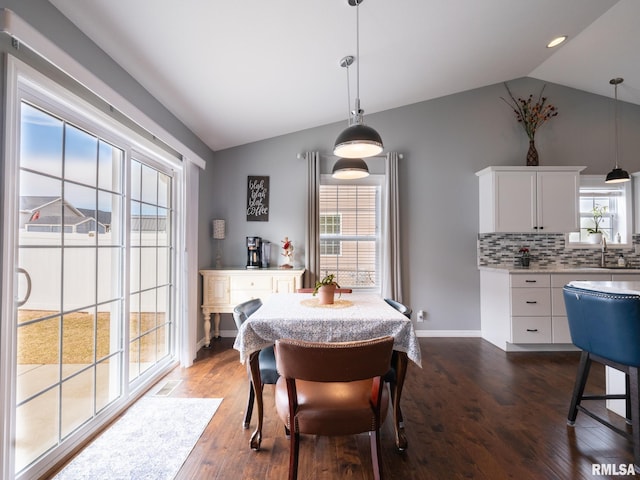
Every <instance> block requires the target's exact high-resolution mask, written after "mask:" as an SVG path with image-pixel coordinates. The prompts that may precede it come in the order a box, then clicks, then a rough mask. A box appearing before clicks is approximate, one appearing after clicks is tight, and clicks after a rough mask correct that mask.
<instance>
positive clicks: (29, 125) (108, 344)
mask: <svg viewBox="0 0 640 480" xmlns="http://www.w3.org/2000/svg"><path fill="white" fill-rule="evenodd" d="M20 128H21V141H20V149H21V150H20V182H19V218H20V222H19V225H18V236H17V238H18V265H17V267H18V272H19V277H18V278H19V293H20V298H24V300H22V301H20V302H19V303H18V305H17V308H16V328H17V372H16V374H17V383H16V387H17V391H16V406H15V407H16V410H15V411H16V472H20V471H21V470H23V469H24V468H25V467H27V466H29V465H30V464H32V463H33V462H35V461H37V459H38V458H39V457H40V456H41V455H43V454H44V453H46V452H47V451H49V450H51V449H53V448H55V447H57V446H58V445H60V443H61V442H63V441H64V439H65V438H66V437H68V436H69V435H70V434H72V433H73V432H75V431H76V430H77V429H78V428H79V427H81V426H82V425H85V424H86V423H87V422H89V421H91V420H92V419H93V418H94V417H95V416H96V414H97V413H98V412H99V411H100V410H102V409H104V408H105V407H106V406H107V405H109V404H110V403H112V402H113V401H115V400H116V399H118V398H120V397H121V396H122V394H123V391H122V365H123V362H122V356H123V354H124V346H123V341H122V339H123V336H122V332H123V327H122V323H123V320H124V303H123V291H122V289H123V286H122V285H123V283H122V281H121V280H120V279H121V278H122V274H121V273H122V271H123V268H124V264H123V251H124V247H125V245H124V241H123V238H124V236H123V235H122V232H123V225H124V215H123V205H124V192H123V191H122V188H121V186H122V184H123V182H122V178H121V177H122V172H123V162H124V152H123V150H122V149H119V148H116V147H114V146H112V145H110V144H108V143H106V142H104V141H103V140H101V139H100V138H98V137H97V136H95V135H93V134H91V133H89V132H87V131H85V130H82V129H80V128H78V127H76V126H74V125H71V124H70V123H68V122H66V121H64V120H63V119H61V118H58V117H56V116H55V115H52V114H51V113H49V112H46V111H44V110H41V109H39V108H37V107H35V106H34V105H31V104H29V103H26V102H23V103H22V104H21V122H20Z"/></svg>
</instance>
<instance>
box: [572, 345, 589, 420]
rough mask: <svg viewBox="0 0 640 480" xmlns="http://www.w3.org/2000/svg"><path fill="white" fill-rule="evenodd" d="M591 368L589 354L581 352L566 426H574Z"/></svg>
mask: <svg viewBox="0 0 640 480" xmlns="http://www.w3.org/2000/svg"><path fill="white" fill-rule="evenodd" d="M590 368H591V358H590V357H589V352H585V351H584V350H583V351H582V355H580V364H579V365H578V373H577V374H576V383H575V385H574V387H573V396H572V397H571V406H570V407H569V415H568V416H567V424H568V425H571V426H573V425H575V423H576V417H577V416H578V405H580V401H581V400H582V396H583V395H584V388H585V386H586V385H587V377H588V376H589V370H590Z"/></svg>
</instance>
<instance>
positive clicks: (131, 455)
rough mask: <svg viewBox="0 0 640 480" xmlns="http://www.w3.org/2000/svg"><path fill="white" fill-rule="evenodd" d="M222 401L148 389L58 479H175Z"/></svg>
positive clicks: (57, 476)
mask: <svg viewBox="0 0 640 480" xmlns="http://www.w3.org/2000/svg"><path fill="white" fill-rule="evenodd" d="M221 402H222V399H221V398H173V397H170V398H167V397H155V396H149V395H147V396H145V397H143V398H142V399H140V400H139V401H138V402H136V403H135V404H134V405H133V406H132V407H131V408H130V409H129V410H128V411H127V412H126V413H125V414H124V416H123V417H122V418H120V420H118V421H117V422H116V423H114V424H113V425H112V426H111V427H109V428H108V429H107V430H106V431H105V432H104V433H102V434H101V435H100V436H99V437H98V438H96V439H95V440H94V441H93V442H92V443H90V444H89V445H88V446H87V447H86V448H85V449H84V450H82V452H80V454H78V455H77V456H76V457H75V458H74V459H73V460H72V461H71V463H69V464H68V465H67V466H66V467H65V468H64V469H63V470H62V471H60V473H59V474H58V475H56V476H55V477H54V479H55V480H84V479H87V480H89V479H91V480H98V479H104V480H107V479H108V480H120V479H122V480H124V479H126V480H146V479H149V480H162V479H167V480H170V479H173V478H175V476H176V474H177V473H178V471H179V470H180V467H181V466H182V464H183V463H184V461H185V459H186V458H187V456H188V455H189V453H190V452H191V450H192V449H193V446H194V445H195V444H196V442H197V441H198V438H200V435H202V432H203V431H204V429H205V427H206V426H207V424H208V423H209V421H210V420H211V418H212V417H213V415H214V413H215V412H216V410H217V409H218V407H219V406H220V403H221Z"/></svg>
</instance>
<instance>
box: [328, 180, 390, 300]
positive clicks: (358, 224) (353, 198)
mask: <svg viewBox="0 0 640 480" xmlns="http://www.w3.org/2000/svg"><path fill="white" fill-rule="evenodd" d="M380 194H381V186H380V185H377V184H376V185H371V184H366V185H361V184H344V183H340V184H322V185H321V186H320V278H322V277H324V276H325V275H328V274H330V273H333V274H335V275H336V276H337V281H338V283H339V284H340V286H342V287H348V288H363V289H364V288H376V287H378V285H379V278H378V277H379V274H378V271H379V261H378V257H379V253H378V252H379V248H378V244H379V232H380Z"/></svg>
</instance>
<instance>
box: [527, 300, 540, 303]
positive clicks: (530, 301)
mask: <svg viewBox="0 0 640 480" xmlns="http://www.w3.org/2000/svg"><path fill="white" fill-rule="evenodd" d="M527 303H538V302H536V301H535V300H527Z"/></svg>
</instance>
